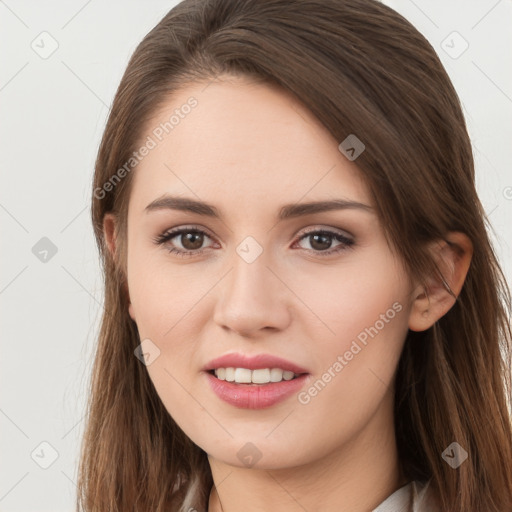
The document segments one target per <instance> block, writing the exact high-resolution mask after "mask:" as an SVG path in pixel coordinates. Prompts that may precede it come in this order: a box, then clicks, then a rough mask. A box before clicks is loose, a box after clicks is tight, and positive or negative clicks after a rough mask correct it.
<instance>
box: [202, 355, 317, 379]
mask: <svg viewBox="0 0 512 512" xmlns="http://www.w3.org/2000/svg"><path fill="white" fill-rule="evenodd" d="M217 368H247V369H249V370H258V369H260V368H281V370H288V371H291V372H293V373H297V374H300V373H309V372H308V371H307V370H306V369H305V368H302V366H299V365H297V364H295V363H292V362H291V361H287V360H286V359H282V358H281V357H276V356H273V355H271V354H257V355H254V356H248V355H245V354H237V353H231V354H224V355H223V356H220V357H217V358H215V359H212V360H211V361H210V362H209V363H207V364H206V365H205V366H204V367H203V370H204V371H210V370H215V369H217Z"/></svg>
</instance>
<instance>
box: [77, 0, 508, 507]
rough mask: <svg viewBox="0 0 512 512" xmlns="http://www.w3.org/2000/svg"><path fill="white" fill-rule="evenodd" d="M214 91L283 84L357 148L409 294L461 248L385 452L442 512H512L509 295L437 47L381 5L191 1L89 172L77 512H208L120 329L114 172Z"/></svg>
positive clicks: (120, 202) (406, 373) (155, 46)
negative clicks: (455, 244) (108, 237)
mask: <svg viewBox="0 0 512 512" xmlns="http://www.w3.org/2000/svg"><path fill="white" fill-rule="evenodd" d="M223 74H226V75H233V76H247V77H250V78H251V79H257V80H260V81H262V82H264V83H272V84H278V85H280V86H281V87H282V88H284V89H286V90H287V91H289V92H291V93H293V94H294V95H295V97H296V98H297V99H298V100H299V101H301V102H302V103H303V104H304V105H305V106H306V107H307V108H309V109H310V111H311V112H312V113H313V114H315V115H316V116H317V117H318V119H319V120H320V121H321V122H322V123H323V124H324V125H325V126H326V128H327V129H328V130H329V131H330V132H331V133H332V135H333V136H334V137H335V139H336V140H338V141H340V142H341V141H342V140H344V139H345V138H346V137H347V136H348V135H349V134H355V135H356V136H357V137H358V138H359V139H360V140H361V141H363V143H364V144H365V146H366V149H365V151H364V152H363V153H362V154H361V155H360V156H359V157H358V159H357V165H358V167H359V169H360V171H361V174H362V176H363V178H364V180H365V181H366V183H367V185H368V187H369V190H370V191H371V194H372V197H373V199H374V202H375V205H376V207H377V211H378V214H379V216H380V219H381V221H382V224H383V226H384V229H385V233H386V236H387V238H388V240H389V241H390V243H391V245H392V246H393V247H394V248H395V249H396V251H397V254H398V255H399V256H400V257H401V258H402V259H403V261H404V262H405V264H406V268H407V269H408V271H409V273H410V275H411V276H415V277H417V278H419V279H421V282H424V283H426V282H427V281H426V279H427V276H429V275H431V273H432V272H437V269H436V267H435V264H434V261H432V259H431V256H430V254H429V252H428V251H427V250H425V247H426V244H427V243H428V242H429V241H432V240H436V239H442V238H443V237H444V236H445V235H446V234H447V232H449V231H460V232H463V233H465V234H466V235H467V236H468V237H469V239H470V240H471V242H472V244H473V248H474V250H473V257H472V261H471V265H470V268H469V271H468V274H467V278H466V281H465V283H464V286H463V288H462V291H461V293H460V295H459V296H458V297H457V300H456V302H455V304H454V306H453V307H452V308H451V309H450V310H449V311H448V313H447V314H445V315H444V316H443V317H442V318H441V319H440V320H439V321H437V322H436V323H435V324H434V325H433V326H432V327H431V328H429V329H427V330H426V331H423V332H412V331H409V333H408V336H407V339H406V341H405V346H404V349H403V353H402V356H401V359H400V362H399V365H398V370H397V377H396V397H395V425H396V438H397V444H398V450H399V457H400V461H401V467H402V470H403V472H404V474H405V475H406V476H407V478H409V479H410V480H413V479H416V480H427V479H431V484H430V485H431V488H432V491H433V492H434V493H435V495H436V496H437V498H438V501H439V506H440V510H442V511H443V512H468V511H470V512H481V511H483V510H485V511H486V512H505V511H509V510H512V428H511V417H510V410H509V404H508V403H507V400H510V398H508V399H507V397H510V392H511V375H510V368H509V367H508V365H507V362H508V361H510V360H511V354H512V341H511V340H512V333H511V327H510V324H509V316H510V311H511V300H510V291H509V288H508V287H507V283H506V281H505V278H504V276H503V274H502V271H501V269H500V266H499V263H498V260H497V258H496V255H495V253H494V250H493V247H492V245H491V243H490V240H489V236H488V233H487V230H488V229H490V228H491V227H490V225H489V224H488V222H487V220H486V218H485V214H484V210H483V208H482V205H481V203H480V201H479V199H478V196H477V193H476V190H475V173H474V162H473V155H472V148H471V142H470V139H469V136H468V133H467V129H466V125H465V120H464V117H463V114H462V109H461V105H460V102H459V99H458V96H457V94H456V92H455V90H454V88H453V86H452V83H451V82H450V79H449V77H448V75H447V73H446V72H445V70H444V68H443V66H442V64H441V62H440V60H439V58H438V56H437V55H436V52H435V51H434V49H433V48H432V46H431V45H430V44H429V43H428V42H427V40H426V39H425V38H424V37H423V36H422V35H421V34H420V33H419V32H418V31H417V30H416V29H415V28H414V27H413V26H412V25H411V24H410V23H409V22H408V21H407V20H405V19H404V18H403V17H402V16H400V15H399V14H398V13H396V12H395V11H393V10H392V9H390V8H389V7H387V6H385V5H383V4H381V3H380V2H378V1H374V0H300V1H299V0H295V1H290V0H185V1H183V2H181V3H180V4H178V5H177V6H176V7H174V8H173V9H172V10H171V11H170V12H169V13H168V14H167V15H166V16H165V17H164V18H163V19H162V20H161V21H160V22H159V23H158V25H157V26H156V27H155V28H154V29H153V30H151V31H150V32H149V33H148V34H147V36H146V37H145V38H144V40H143V41H142V42H141V43H140V44H139V46H138V47H137V49H136V50H135V52H134V54H133V56H132V58H131V60H130V62H129V64H128V67H127V69H126V72H125V74H124V76H123V78H122V80H121V83H120V85H119V88H118V90H117V93H116V95H115V98H114V102H113V106H112V110H111V112H110V116H109V119H108V122H107V125H106V129H105V132H104V135H103V139H102V141H101V145H100V148H99V152H98V156H97V161H96V168H95V176H94V184H93V198H92V221H93V225H94V231H95V236H96V240H97V243H98V247H99V250H100V255H101V258H102V264H103V270H104V280H105V305H104V312H103V318H102V323H101V329H100V333H99V339H98V345H97V352H96V357H95V362H94V368H93V374H92V379H91V389H90V395H89V402H88V413H89V414H88V422H87V426H86V430H85V434H84V438H83V444H82V451H81V459H80V468H79V482H78V490H79V494H78V501H77V510H84V511H86V512H99V511H102V512H105V511H109V512H127V511H129V510H133V511H141V512H147V511H149V510H152V511H155V512H163V511H166V512H169V511H172V512H185V511H188V510H189V509H190V508H194V509H196V510H198V511H200V512H201V511H205V510H207V504H208V494H209V491H210V489H211V487H212V484H213V480H212V476H211V472H210V467H209V464H208V461H207V456H206V453H205V452H204V451H203V450H202V449H200V448H199V447H198V446H197V445H195V444H194V443H193V442H192V441H191V440H190V439H189V438H188V437H187V436H186V434H185V433H184V432H183V431H182V430H181V429H180V428H179V427H178V426H177V424H176V423H175V422H174V421H173V419H172V418H171V417H170V415H169V413H168V412H167V411H166V409H165V408H164V406H163V404H162V402H161V401H160V398H159V396H158V394H157V393H156V391H155V389H154V387H153V384H152V382H151V380H150V378H149V376H148V373H147V370H146V367H145V366H144V365H143V364H141V362H140V361H139V360H138V359H137V358H136V357H135V356H134V350H135V349H136V347H137V346H138V345H139V344H140V342H141V340H140V339H139V336H138V331H137V327H136V325H135V323H134V322H133V321H132V320H131V318H130V317H129V314H128V302H127V296H126V247H125V245H126V217H127V206H128V201H129V197H130V184H131V182H132V179H131V178H132V176H133V173H134V172H137V168H136V165H135V166H134V167H133V169H131V170H130V171H129V172H128V171H127V172H125V173H119V169H120V168H121V167H122V166H123V165H125V163H126V162H128V161H129V160H130V158H131V157H132V154H133V151H134V150H135V149H137V148H138V146H140V141H141V140H142V138H143V137H144V136H145V133H144V131H143V127H144V125H145V123H146V122H147V121H148V119H150V118H151V116H152V115H153V114H154V113H155V111H156V109H157V108H158V107H159V106H160V105H162V103H163V102H164V101H166V100H167V99H168V98H170V97H172V94H173V92H175V91H177V90H178V88H182V87H183V86H186V84H187V83H191V82H192V81H198V80H200V81H208V80H210V79H212V78H214V77H216V76H219V75H223ZM199 108H200V107H199ZM125 170H126V167H125ZM121 175H122V179H120V176H121ZM114 178H115V180H114ZM109 180H110V181H109ZM107 182H110V184H111V185H110V186H108V187H107V186H105V184H106V183H107ZM109 212H110V213H113V214H115V215H116V217H117V220H118V223H117V224H116V236H117V240H118V244H119V246H118V251H117V252H116V255H115V258H114V257H113V256H112V255H111V253H110V252H109V251H108V250H107V247H106V245H105V236H104V233H103V218H104V216H105V214H106V213H109ZM454 441H456V442H457V443H459V444H460V445H461V446H462V447H463V448H464V449H465V450H466V451H467V452H468V454H469V456H468V459H467V460H466V461H465V462H464V463H463V464H462V465H460V466H459V467H458V468H457V469H453V468H452V467H450V465H448V464H447V463H446V462H445V461H444V460H443V458H442V453H443V451H444V450H445V449H446V448H447V447H448V446H449V445H450V444H451V443H452V442H454Z"/></svg>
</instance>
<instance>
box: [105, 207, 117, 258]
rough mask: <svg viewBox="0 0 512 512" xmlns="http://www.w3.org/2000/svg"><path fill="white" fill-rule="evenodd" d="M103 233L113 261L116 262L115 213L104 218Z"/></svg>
mask: <svg viewBox="0 0 512 512" xmlns="http://www.w3.org/2000/svg"><path fill="white" fill-rule="evenodd" d="M103 233H104V236H105V245H106V246H107V249H108V250H109V252H110V254H111V256H112V259H113V260H114V261H115V260H116V217H115V215H114V214H113V213H106V214H105V215H104V217H103Z"/></svg>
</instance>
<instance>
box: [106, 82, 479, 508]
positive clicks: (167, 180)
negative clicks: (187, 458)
mask: <svg viewBox="0 0 512 512" xmlns="http://www.w3.org/2000/svg"><path fill="white" fill-rule="evenodd" d="M205 87H206V83H194V84H189V85H187V86H186V87H185V88H184V89H183V90H182V91H180V92H179V93H178V94H176V95H174V96H173V98H172V99H169V101H168V102H167V103H166V104H165V106H164V107H163V108H161V110H160V111H159V112H157V113H156V114H155V116H154V117H153V118H152V119H151V121H150V122H149V123H148V125H147V126H146V132H145V136H144V138H145V137H146V135H148V134H150V133H151V130H152V129H153V128H154V127H155V126H157V125H158V124H159V123H160V122H162V121H164V120H166V119H168V118H169V116H170V115H171V114H172V111H173V110H174V109H175V108H177V107H179V106H180V105H182V104H184V103H185V102H186V101H187V99H188V98H189V97H190V96H194V97H195V98H197V100H198V106H197V107H196V108H195V109H194V110H193V111H192V112H191V113H190V114H189V115H188V116H187V117H185V118H184V119H182V120H181V122H180V124H179V125H178V126H177V127H176V128H175V129H174V130H173V131H172V132H171V133H170V134H169V135H167V136H166V137H165V138H164V139H163V140H162V141H161V142H160V144H158V146H157V147H156V148H154V149H153V150H151V151H150V153H149V154H148V155H147V156H146V157H145V158H144V159H143V161H142V162H141V163H140V164H139V165H138V166H137V168H136V169H137V170H136V171H135V172H134V176H133V178H134V183H133V188H132V192H131V196H130V202H129V209H128V246H127V280H128V292H129V297H130V302H131V304H130V307H129V314H130V316H131V318H132V319H133V320H134V321H135V322H136V324H137V327H138V330H139V333H140V338H141V340H144V339H146V338H149V339H150V340H151V341H152V342H153V343H154V344H155V345H156V346H158V348H159V350H160V355H159V357H157V358H156V359H155V360H154V362H152V363H151V364H150V365H148V366H147V371H148V372H149V375H150V377H151V379H152V381H153V383H154V385H155V388H156V390H157V392H158V394H159V396H160V397H161V399H162V402H163V404H164V405H165V407H166V409H167V410H168V412H169V414H170V415H171V416H172V417H173V418H174V420H175V421H176V422H177V424H178V425H179V426H180V427H181V428H182V429H183V431H184V432H185V433H186V434H187V435H188V436H189V437H190V438H191V439H192V440H193V441H194V443H196V444H197V445H198V446H200V447H201V448H202V449H203V450H205V451H206V453H207V454H208V460H209V463H210V467H211V470H212V475H213V479H214V484H215V485H214V488H213V490H212V493H211V495H210V502H209V511H210V512H217V511H221V510H223V511H224V512H236V511H239V510H245V511H247V512H252V511H261V510H276V509H277V508H279V510H281V511H283V512H295V511H297V512H298V511H301V512H303V511H304V510H309V511H315V510H322V511H323V512H331V511H332V512H334V511H336V512H340V511H341V512H343V511H347V512H348V511H350V512H363V511H368V510H372V509H373V508H375V507H377V506H378V505H379V504H380V503H381V502H382V501H384V499H385V498H386V497H388V496H389V495H390V494H392V493H393V492H394V491H395V490H397V489H398V488H399V487H400V486H401V485H403V484H405V483H406V482H407V480H406V479H404V477H403V475H401V474H400V471H399V465H398V457H397V450H396V444H395V439H394V435H395V434H394V425H393V415H392V412H393V394H394V375H395V370H396V367H397V364H398V360H399V357H400V353H401V350H402V347H403V344H404V341H405V337H406V334H407V332H408V329H412V330H417V331H421V330H424V329H427V328H429V327H430V326H431V325H432V324H433V323H434V322H435V321H436V320H438V319H439V318H440V317H441V316H442V315H444V314H445V313H446V312H447V311H448V310H449V309H450V308H451V307H452V305H453V304H454V301H455V299H454V298H453V297H452V296H450V295H449V294H448V293H447V292H446V290H444V288H443V287H442V286H441V285H440V283H438V282H437V281H436V280H434V279H432V280H431V281H430V286H429V289H428V290H425V289H423V288H422V287H421V286H419V285H418V284H417V283H415V282H411V280H410V279H409V277H408V275H407V274H406V272H405V270H404V268H403V266H402V264H401V262H400V260H399V259H398V258H397V257H396V256H395V253H394V252H393V251H392V250H391V249H390V247H388V245H387V243H386V240H385V238H384V231H383V228H382V226H381V224H380V222H379V219H378V218H377V216H376V213H375V211H373V210H370V211H364V210H356V209H351V210H349V209H347V210H334V211H329V212H321V213H315V214H310V215H307V216H304V217H298V218H294V219H289V220H283V221H280V222H278V220H277V213H278V212H279V210H280V208H281V206H282V205H283V204H288V203H299V202H301V203H302V202H308V201H317V200H328V199H333V198H344V199H350V200H353V201H358V202H361V203H364V204H366V205H368V206H370V207H373V203H372V201H371V197H370V194H369V192H368V190H367V188H366V186H365V185H364V183H363V182H362V180H361V177H360V171H359V170H358V168H357V165H356V163H357V160H356V161H354V162H350V161H349V160H347V159H346V158H345V156H344V155H343V154H342V153H340V151H339V150H338V144H339V141H336V140H335V139H334V138H333V137H332V136H331V134H330V133H329V132H328V131H327V130H326V129H325V128H324V127H323V125H321V124H320V123H319V121H318V120H317V119H316V118H315V117H314V116H313V115H312V114H311V113H310V112H309V111H308V110H307V109H305V108H304V107H303V106H301V104H299V103H298V102H297V101H296V100H295V99H294V98H292V97H291V96H290V95H288V93H286V92H283V91H282V90H280V89H277V88H275V87H274V86H272V87H271V86H269V85H262V84H256V83H252V82H249V81H247V80H243V79H239V78H234V77H223V79H222V80H217V81H216V82H214V83H211V84H210V85H208V87H206V88H205ZM164 193H169V194H173V195H179V196H185V197H191V198H193V199H196V200H202V201H206V202H208V203H211V204H213V205H215V206H216V207H217V208H218V209H219V210H220V211H221V213H222V220H218V219H213V218H209V217H205V216H201V215H199V214H197V213H187V212H183V211H181V212H180V211H176V210H170V209H167V210H159V211H152V212H150V213H147V212H145V207H146V206H147V205H148V204H149V203H151V202H152V201H153V200H155V199H157V198H159V197H161V196H162V194H164ZM114 225H115V218H114V217H113V216H112V215H107V216H106V217H105V222H104V228H105V236H106V242H107V244H108V247H109V248H110V250H111V251H112V254H115V251H116V240H115V236H114ZM182 226H184V227H185V226H186V227H191V228H194V227H196V228H200V229H203V230H205V231H207V232H208V236H205V237H204V239H203V243H202V245H201V242H199V245H196V246H195V247H197V246H199V247H200V248H203V249H204V252H203V253H202V254H196V255H194V256H192V257H184V258H181V257H179V256H176V255H174V254H171V253H169V251H168V248H169V247H171V246H174V247H176V248H178V249H182V250H185V249H189V250H190V247H192V250H194V246H193V244H191V243H190V242H188V244H187V239H185V238H184V237H183V236H179V235H178V236H176V237H175V238H173V239H172V240H171V241H168V242H167V243H166V246H165V245H164V246H162V245H157V244H155V243H154V241H153V238H155V237H157V236H158V235H160V234H161V233H163V232H165V231H168V230H170V229H171V228H176V227H182ZM306 228H307V229H312V228H315V229H316V228H317V229H320V228H323V229H328V230H330V231H334V232H335V233H342V234H345V235H349V236H350V237H351V239H352V240H353V241H354V244H353V245H352V246H351V247H348V248H345V249H344V250H342V251H340V252H338V253H334V254H332V255H330V256H324V257H322V250H321V248H320V249H319V248H318V247H319V244H318V242H317V243H316V245H315V240H313V239H312V237H311V236H310V237H305V236H304V231H305V230H306ZM247 236H251V237H253V238H254V239H255V240H256V241H257V242H258V243H259V245H260V246H261V248H262V249H263V252H262V254H261V255H260V256H259V257H258V258H257V259H256V260H255V261H254V262H252V263H250V264H249V263H247V262H246V261H245V260H244V259H243V258H241V257H240V256H239V255H238V253H237V252H236V248H237V246H238V245H239V244H240V243H241V242H242V241H243V240H244V239H245V238H246V237H247ZM447 238H448V239H449V240H450V241H451V242H454V243H456V244H458V246H459V247H460V251H459V252H455V251H453V250H452V249H451V248H450V246H448V245H447V244H446V243H436V244H432V247H431V250H432V251H434V254H435V255H436V257H437V258H438V261H439V264H440V265H441V268H442V269H443V270H444V271H445V277H446V279H447V281H448V283H449V284H450V286H451V288H452V290H453V291H454V292H455V294H456V295H457V294H458V293H459V292H460V289H461V287H462V284H463V282H464V278H465V276H466V273H467V270H468V267H469V262H470V259H471V252H472V248H471V243H470V241H469V240H468V239H467V237H465V235H463V234H461V233H449V234H448V235H447ZM329 242H331V246H330V248H335V247H339V246H340V242H338V241H337V240H336V239H335V238H334V237H332V238H328V239H327V240H326V241H325V242H324V243H326V245H327V249H326V250H329V246H328V244H329ZM426 292H428V296H427V294H426ZM396 302H398V303H399V304H400V305H401V311H400V312H399V313H397V314H396V315H395V316H394V318H393V319H392V320H390V321H389V322H387V323H385V326H384V327H383V328H382V329H380V330H379V332H378V334H377V335H376V336H375V337H373V338H369V340H368V343H367V345H366V346H364V348H363V349H362V350H361V351H360V352H359V353H358V354H357V355H356V356H354V357H353V359H352V360H351V361H349V362H348V364H347V365H346V366H345V367H344V368H343V370H342V371H341V372H339V373H337V374H336V377H335V378H333V379H332V380H331V381H330V382H329V383H328V384H327V385H326V386H325V388H324V389H323V390H322V391H321V392H319V393H318V394H317V395H316V396H315V397H313V398H311V400H310V401H309V402H308V403H307V404H302V403H300V402H299V401H298V399H297V396H296V395H292V397H290V398H288V399H287V400H286V401H284V402H281V403H280V404H277V405H274V406H272V407H270V408H267V409H263V410H245V409H239V408H235V407H233V406H231V405H229V404H227V403H225V402H223V401H221V400H220V399H219V398H218V397H217V396H216V395H215V394H214V393H213V391H211V389H210V387H209V386H208V384H207V382H206V379H205V376H204V374H202V373H201V368H202V367H203V365H205V364H206V363H207V362H208V361H210V360H211V359H213V358H214V357H217V356H220V355H222V354H225V353H228V352H242V353H246V354H251V355H253V354H258V353H271V354H274V355H277V356H280V357H283V358H285V359H288V360H291V361H293V362H295V363H297V364H299V365H301V366H303V367H305V368H307V369H308V371H309V372H310V374H311V375H310V379H309V383H308V384H306V385H305V386H304V389H307V388H308V387H309V386H310V385H311V384H312V383H313V382H315V381H316V380H317V379H319V378H321V376H322V374H323V373H324V372H325V371H327V369H328V368H329V367H332V365H333V363H334V362H335V361H336V360H337V357H338V355H343V354H344V353H345V352H346V351H347V350H348V349H349V348H350V346H351V343H352V341H353V340H355V339H356V338H357V336H358V334H360V333H361V332H362V331H364V329H365V328H367V327H370V326H374V325H375V323H376V321H377V320H379V318H381V317H380V315H381V314H383V313H385V312H386V311H387V310H389V309H390V308H391V307H392V305H393V304H394V303H396ZM248 442H251V443H253V445H255V446H256V447H257V449H258V450H259V452H260V453H261V458H260V459H259V460H258V461H257V463H256V464H255V465H254V466H252V467H250V468H249V467H247V466H245V465H244V463H243V462H242V461H241V460H240V459H239V458H238V456H237V452H238V451H239V450H240V449H241V448H242V447H243V446H244V445H246V443H248Z"/></svg>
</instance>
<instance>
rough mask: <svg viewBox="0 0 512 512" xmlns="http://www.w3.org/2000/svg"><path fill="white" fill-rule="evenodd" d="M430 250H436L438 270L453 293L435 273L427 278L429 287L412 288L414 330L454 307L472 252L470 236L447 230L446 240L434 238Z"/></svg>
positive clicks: (411, 320) (425, 327) (418, 329)
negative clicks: (435, 239)
mask: <svg viewBox="0 0 512 512" xmlns="http://www.w3.org/2000/svg"><path fill="white" fill-rule="evenodd" d="M429 250H430V251H432V252H433V254H434V258H435V260H436V262H437V265H438V267H439V270H440V272H441V273H442V275H443V277H444V279H445V281H446V284H447V285H448V286H449V287H450V289H451V290H452V292H453V295H452V294H451V293H450V292H449V291H448V290H447V289H446V288H445V287H444V286H443V282H442V280H441V279H440V278H439V277H438V276H436V275H433V276H430V277H429V278H428V280H427V287H426V288H425V287H424V286H422V285H419V286H417V287H416V289H415V290H414V291H413V295H412V297H413V303H412V308H411V312H410V315H409V329H410V330H411V331H425V330H426V329H428V328H429V327H431V326H432V325H434V323H435V322H437V320H439V319H440V318H441V317H442V316H444V315H445V314H446V313H447V312H448V311H449V310H450V309H451V307H452V306H453V305H454V304H455V301H456V299H457V297H458V296H459V294H460V291H461V290H462V285H463V284H464V280H465V279H466V275H467V272H468V270H469V265H470V263H471V257H472V256H473V244H472V243H471V240H470V239H469V238H468V237H467V236H466V235H465V234H464V233H459V232H455V231H454V232H450V233H448V235H447V236H446V237H445V238H444V239H443V240H437V241H435V242H433V243H432V244H431V245H430V247H429Z"/></svg>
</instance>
